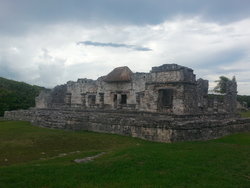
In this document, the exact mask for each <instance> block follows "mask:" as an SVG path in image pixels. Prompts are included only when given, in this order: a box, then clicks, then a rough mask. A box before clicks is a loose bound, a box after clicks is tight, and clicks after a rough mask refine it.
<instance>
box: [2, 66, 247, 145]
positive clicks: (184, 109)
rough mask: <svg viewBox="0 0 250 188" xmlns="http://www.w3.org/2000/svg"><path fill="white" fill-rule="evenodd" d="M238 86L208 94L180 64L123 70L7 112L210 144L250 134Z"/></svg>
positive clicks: (42, 121) (55, 123) (57, 123)
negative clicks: (145, 70) (239, 107)
mask: <svg viewBox="0 0 250 188" xmlns="http://www.w3.org/2000/svg"><path fill="white" fill-rule="evenodd" d="M236 98H237V84H236V81H235V79H233V80H232V81H228V82H227V86H226V94H225V95H220V96H210V95H208V81H207V80H203V79H201V78H200V79H198V80H196V76H195V74H194V73H193V70H192V69H190V68H187V67H184V66H180V65H177V64H164V65H162V66H159V67H152V70H151V71H150V72H149V73H138V72H136V73H133V72H132V71H131V70H130V69H129V68H128V67H118V68H115V69H114V70H113V71H111V72H110V73H109V74H107V75H106V76H102V77H99V78H98V79H97V80H91V79H86V78H84V79H78V80H77V82H73V81H69V82H67V84H64V85H60V86H56V87H55V88H54V89H52V90H44V91H42V92H41V93H40V95H39V96H38V97H37V98H36V108H34V109H30V110H19V111H11V112H6V113H5V118H7V119H18V120H28V121H31V122H33V123H34V124H35V125H40V126H45V127H52V128H61V129H73V130H90V131H96V132H106V133H115V134H122V135H128V136H133V137H139V138H143V139H147V140H153V141H160V142H174V141H184V140H208V139H213V138H217V137H220V136H224V135H227V134H230V133H234V132H242V131H249V130H250V126H249V125H250V120H249V119H242V118H239V117H238V116H237V114H236V107H237V100H236Z"/></svg>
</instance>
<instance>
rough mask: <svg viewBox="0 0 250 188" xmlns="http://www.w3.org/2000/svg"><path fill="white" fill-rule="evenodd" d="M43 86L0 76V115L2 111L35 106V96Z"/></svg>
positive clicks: (2, 113)
mask: <svg viewBox="0 0 250 188" xmlns="http://www.w3.org/2000/svg"><path fill="white" fill-rule="evenodd" d="M42 89H44V88H43V87H40V86H36V85H29V84H27V83H24V82H17V81H14V80H8V79H5V78H2V77H0V116H3V115H4V111H9V110H17V109H28V108H30V107H34V106H35V97H36V96H38V95H39V93H40V91H41V90H42Z"/></svg>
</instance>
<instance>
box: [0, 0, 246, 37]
mask: <svg viewBox="0 0 250 188" xmlns="http://www.w3.org/2000/svg"><path fill="white" fill-rule="evenodd" d="M176 16H183V17H185V18H186V17H193V16H199V17H201V18H203V19H205V20H210V21H214V22H220V23H228V22H232V21H237V20H241V19H243V18H246V17H250V1H249V0H220V1H218V0H210V1H201V0H185V1H183V0H175V1H172V0H126V1H117V0H102V1H99V0H71V1H68V0H60V1H59V0H43V1H41V0H22V1H19V0H11V1H4V0H0V23H1V32H5V33H6V34H7V33H12V32H14V33H15V34H17V33H20V32H22V30H25V29H27V28H29V27H32V26H33V25H36V24H38V25H42V24H54V23H61V22H85V23H86V22H87V23H91V22H96V23H97V24H98V23H99V24H100V23H130V24H139V25H140V24H159V23H161V22H163V21H165V20H169V19H172V18H173V17H176ZM17 29H18V30H17Z"/></svg>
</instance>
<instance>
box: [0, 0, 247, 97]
mask: <svg viewBox="0 0 250 188" xmlns="http://www.w3.org/2000/svg"><path fill="white" fill-rule="evenodd" d="M166 63H176V64H180V65H183V66H187V67H190V68H192V69H193V70H194V73H195V74H196V75H197V78H200V77H202V78H205V79H208V80H209V81H210V88H213V87H214V85H215V83H214V81H215V80H216V79H218V77H219V76H221V75H224V76H227V77H230V78H231V77H232V76H234V75H235V76H236V79H237V81H238V91H239V94H248V95H250V0H209V1H208V0H67V1H66V0H0V76H1V77H5V78H9V79H14V80H18V81H24V82H27V83H30V84H37V85H41V86H45V87H54V86H55V85H57V84H63V83H66V82H67V81H69V80H73V81H76V80H77V79H78V78H85V77H86V78H92V79H97V78H98V77H99V76H103V75H106V74H108V73H109V72H110V71H111V70H112V69H113V68H115V67H118V66H125V65H126V66H128V67H130V69H131V70H132V71H133V72H148V71H150V69H151V67H152V66H160V65H162V64H166Z"/></svg>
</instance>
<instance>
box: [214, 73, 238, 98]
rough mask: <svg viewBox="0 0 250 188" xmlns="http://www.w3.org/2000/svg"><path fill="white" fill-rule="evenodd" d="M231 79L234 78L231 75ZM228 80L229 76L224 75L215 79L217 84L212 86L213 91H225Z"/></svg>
mask: <svg viewBox="0 0 250 188" xmlns="http://www.w3.org/2000/svg"><path fill="white" fill-rule="evenodd" d="M233 79H235V78H234V77H233ZM229 81H231V80H230V79H229V78H227V77H225V76H220V79H219V80H216V81H215V82H217V85H216V86H215V88H214V92H216V93H222V94H224V93H226V88H227V82H229Z"/></svg>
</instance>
